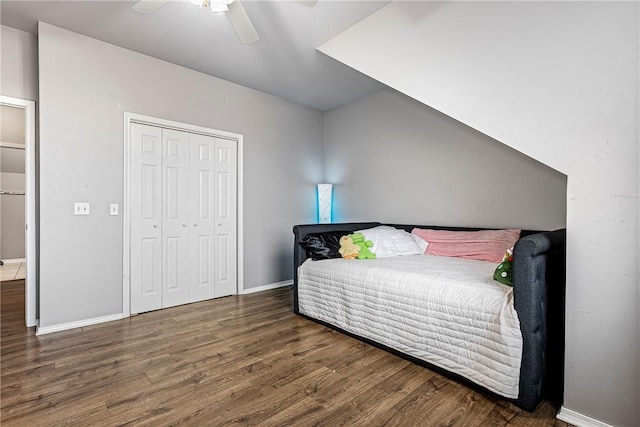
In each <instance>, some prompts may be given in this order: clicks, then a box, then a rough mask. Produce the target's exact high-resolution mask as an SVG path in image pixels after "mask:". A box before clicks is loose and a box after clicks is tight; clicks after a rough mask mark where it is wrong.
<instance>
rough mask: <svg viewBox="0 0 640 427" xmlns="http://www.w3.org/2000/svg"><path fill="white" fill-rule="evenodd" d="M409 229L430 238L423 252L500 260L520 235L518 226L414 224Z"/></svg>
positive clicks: (483, 259)
mask: <svg viewBox="0 0 640 427" xmlns="http://www.w3.org/2000/svg"><path fill="white" fill-rule="evenodd" d="M411 233H413V234H415V235H416V236H418V237H420V238H421V239H423V240H426V241H427V242H429V246H428V247H427V250H426V251H425V255H440V256H452V257H458V258H470V259H477V260H480V261H493V262H500V261H502V257H503V256H504V253H505V252H506V251H507V249H509V248H511V247H513V246H514V245H515V244H516V242H517V241H518V239H519V238H520V230H481V231H450V230H431V229H424V228H414V229H413V230H412V231H411Z"/></svg>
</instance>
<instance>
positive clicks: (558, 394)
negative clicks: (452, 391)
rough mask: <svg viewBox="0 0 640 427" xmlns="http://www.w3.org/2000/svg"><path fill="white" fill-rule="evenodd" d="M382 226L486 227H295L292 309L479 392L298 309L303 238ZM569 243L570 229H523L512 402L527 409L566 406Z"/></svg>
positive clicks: (516, 270) (516, 267) (517, 255)
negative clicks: (519, 345)
mask: <svg viewBox="0 0 640 427" xmlns="http://www.w3.org/2000/svg"><path fill="white" fill-rule="evenodd" d="M378 225H390V226H393V227H396V228H399V229H403V230H406V231H409V232H410V231H411V230H412V229H413V228H415V227H418V228H431V229H439V230H458V231H476V230H481V228H468V227H439V226H427V225H408V224H381V223H378V222H360V223H341V224H307V225H296V226H294V227H293V233H294V236H295V238H294V280H293V290H294V301H293V311H294V312H295V313H296V314H298V315H301V316H303V317H306V318H309V319H311V320H314V321H316V322H318V323H322V324H323V325H326V326H328V327H330V328H333V329H336V330H339V331H341V332H343V333H346V334H348V335H350V336H353V337H355V338H358V339H360V340H362V341H365V342H367V343H369V344H372V345H374V346H376V347H379V348H382V349H384V350H387V351H390V352H392V353H394V354H397V355H399V356H401V357H403V358H405V359H408V360H410V361H412V362H414V363H417V364H419V365H422V366H426V367H428V368H429V369H432V370H434V371H437V372H440V373H444V374H446V375H448V376H450V377H454V378H456V379H458V380H460V381H462V382H464V383H466V384H468V385H471V386H472V387H474V388H478V387H479V386H477V385H475V384H473V383H471V382H470V381H469V380H467V379H465V378H463V377H461V376H459V375H456V374H454V373H451V372H448V371H446V370H444V369H442V368H439V367H437V366H434V365H432V364H430V363H428V362H425V361H423V360H420V359H417V358H415V357H412V356H411V355H408V354H405V353H402V352H400V351H397V350H395V349H392V348H389V347H387V346H384V345H382V344H380V343H377V342H375V341H372V340H369V339H366V338H363V337H360V336H358V335H354V334H352V333H349V332H348V331H344V330H342V329H340V328H337V327H336V326H334V325H331V324H328V323H326V322H322V321H319V320H317V319H313V318H310V317H308V316H305V315H303V314H301V313H300V311H299V307H298V267H299V266H300V265H301V264H302V263H303V262H304V261H305V260H306V259H307V255H306V253H305V251H304V249H303V248H302V247H301V246H300V244H299V242H300V240H301V239H302V238H303V237H305V236H306V235H307V234H309V233H320V232H326V231H351V232H353V231H356V230H362V229H366V228H372V227H376V226H378ZM565 240H566V230H565V229H560V230H556V231H533V230H522V233H521V237H520V240H518V242H517V243H516V245H515V248H514V254H513V258H514V262H513V295H514V305H515V309H516V311H517V313H518V318H519V320H520V329H521V331H522V339H523V349H522V363H521V367H520V391H519V394H518V398H517V399H514V400H512V401H513V403H514V404H516V405H517V406H518V407H520V408H522V409H525V410H527V411H533V410H535V409H536V407H537V406H538V404H539V403H540V402H541V401H542V399H543V398H546V399H548V400H550V401H552V402H553V403H556V404H557V405H560V404H562V395H563V390H564V330H565V326H564V319H565V317H564V307H565ZM483 390H484V389H483ZM484 391H485V392H489V391H487V390H484ZM489 393H491V392H489ZM492 394H493V393H492Z"/></svg>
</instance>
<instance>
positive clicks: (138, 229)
mask: <svg viewBox="0 0 640 427" xmlns="http://www.w3.org/2000/svg"><path fill="white" fill-rule="evenodd" d="M130 135H131V136H130V138H131V139H130V144H131V157H130V158H131V173H130V183H129V188H130V193H129V194H130V201H129V202H130V218H131V219H130V224H131V233H130V236H131V242H130V245H131V246H130V254H131V255H130V256H131V262H130V266H131V267H130V268H131V272H130V277H131V286H130V292H131V295H130V297H131V300H130V301H131V313H132V314H133V313H142V312H145V311H151V310H156V309H159V308H167V307H172V306H175V305H180V304H187V303H190V302H196V301H202V300H205V299H210V298H216V297H221V296H226V295H232V294H235V293H236V277H237V276H236V262H237V261H236V260H237V257H236V235H237V231H236V230H237V221H236V198H237V179H236V169H237V144H236V141H232V140H229V139H225V138H216V137H214V136H209V135H201V134H196V133H190V132H186V131H181V130H175V129H166V128H161V127H156V126H150V125H146V124H139V123H131V129H130Z"/></svg>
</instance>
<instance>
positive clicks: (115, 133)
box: [39, 23, 322, 326]
mask: <svg viewBox="0 0 640 427" xmlns="http://www.w3.org/2000/svg"><path fill="white" fill-rule="evenodd" d="M39 64H40V135H41V139H40V186H41V187H40V194H41V196H40V208H41V210H40V212H41V219H40V230H41V234H40V254H41V262H40V277H41V280H40V291H41V293H40V301H41V306H40V325H41V326H51V325H57V324H61V323H65V322H72V321H76V320H82V319H88V318H94V317H99V316H106V315H111V314H117V313H120V312H121V310H122V274H121V271H122V219H121V218H122V217H121V216H109V215H108V206H109V203H119V204H121V205H122V202H123V195H122V191H123V190H122V189H123V113H124V112H125V111H128V112H134V113H140V114H145V115H150V116H155V117H160V118H164V119H169V120H175V121H179V122H184V123H190V124H195V125H199V126H205V127H209V128H213V129H220V130H225V131H230V132H237V133H240V134H243V135H244V176H243V178H244V242H243V243H244V265H245V268H244V287H245V289H246V288H251V287H256V286H260V285H265V284H269V283H273V282H278V281H281V280H285V279H287V278H290V277H291V276H292V271H291V256H292V255H291V253H292V247H291V241H292V238H293V237H292V234H291V226H292V225H293V224H295V223H300V222H311V221H313V220H314V219H315V202H314V197H315V194H314V187H313V185H314V183H316V182H319V180H320V179H321V178H322V113H321V112H319V111H317V110H313V109H310V108H306V107H301V106H298V105H295V104H292V103H290V102H287V101H284V100H282V99H280V98H277V97H274V96H271V95H268V94H265V93H262V92H258V91H255V90H253V89H248V88H245V87H242V86H239V85H236V84H232V83H229V82H227V81H224V80H221V79H217V78H214V77H211V76H207V75H204V74H201V73H198V72H195V71H192V70H188V69H185V68H182V67H178V66H176V65H172V64H169V63H167V62H164V61H160V60H158V59H154V58H151V57H148V56H144V55H141V54H138V53H135V52H132V51H128V50H125V49H122V48H119V47H116V46H113V45H110V44H106V43H103V42H100V41H97V40H94V39H91V38H87V37H84V36H82V35H79V34H75V33H72V32H69V31H66V30H63V29H60V28H57V27H54V26H51V25H48V24H44V23H40V26H39ZM75 201H86V202H90V203H91V212H92V214H91V215H89V216H74V215H73V203H74V202H75ZM70 272H73V274H70Z"/></svg>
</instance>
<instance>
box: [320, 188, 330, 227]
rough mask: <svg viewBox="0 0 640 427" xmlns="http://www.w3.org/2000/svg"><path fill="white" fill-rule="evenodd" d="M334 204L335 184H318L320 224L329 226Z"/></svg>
mask: <svg viewBox="0 0 640 427" xmlns="http://www.w3.org/2000/svg"><path fill="white" fill-rule="evenodd" d="M332 204H333V184H318V222H319V223H320V224H329V223H330V222H331V219H332V218H331V211H332V210H333V208H332Z"/></svg>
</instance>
